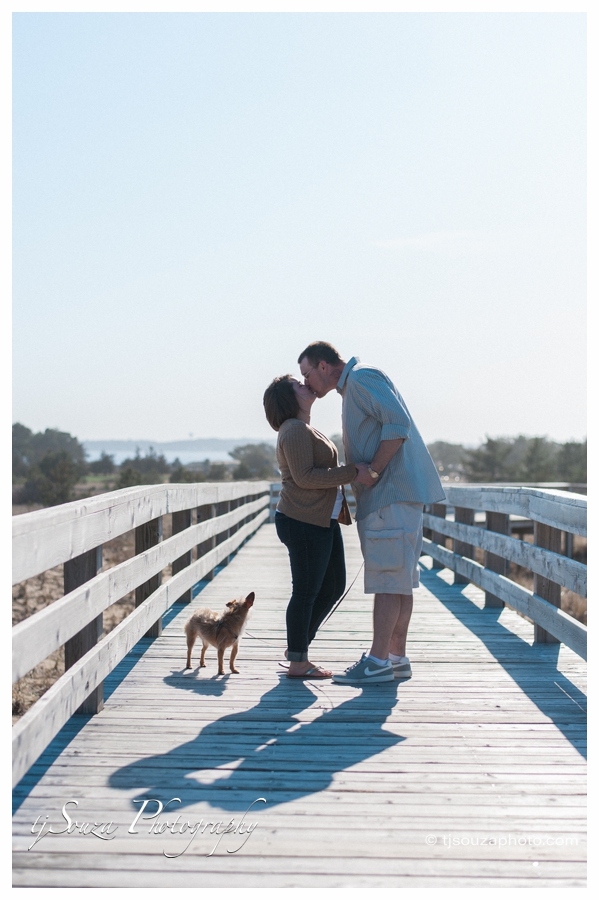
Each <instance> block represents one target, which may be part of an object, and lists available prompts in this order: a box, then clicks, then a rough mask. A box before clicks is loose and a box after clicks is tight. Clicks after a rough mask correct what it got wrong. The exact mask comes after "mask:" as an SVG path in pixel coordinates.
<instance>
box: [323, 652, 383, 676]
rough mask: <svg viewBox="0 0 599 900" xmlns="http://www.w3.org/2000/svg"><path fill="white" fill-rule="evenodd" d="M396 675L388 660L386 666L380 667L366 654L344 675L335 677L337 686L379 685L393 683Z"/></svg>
mask: <svg viewBox="0 0 599 900" xmlns="http://www.w3.org/2000/svg"><path fill="white" fill-rule="evenodd" d="M394 679H395V675H394V673H393V666H392V665H391V662H390V661H389V660H388V659H387V660H386V661H385V665H384V666H380V665H379V664H378V663H376V662H375V661H374V660H373V659H371V658H370V657H369V656H366V654H365V653H363V654H362V658H361V660H360V661H359V662H357V663H354V664H353V666H350V667H349V669H346V670H345V672H344V673H343V675H333V681H334V682H335V683H336V684H377V683H378V682H380V681H393V680H394Z"/></svg>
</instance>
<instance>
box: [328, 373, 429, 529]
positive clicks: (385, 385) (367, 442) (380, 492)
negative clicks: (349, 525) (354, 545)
mask: <svg viewBox="0 0 599 900" xmlns="http://www.w3.org/2000/svg"><path fill="white" fill-rule="evenodd" d="M337 390H338V391H339V393H340V394H341V396H342V397H343V410H342V422H343V447H344V450H345V461H346V463H350V462H353V463H357V462H363V463H368V464H370V463H371V462H372V459H373V457H374V455H375V453H376V451H377V450H378V447H379V444H380V442H381V441H390V440H395V439H396V438H405V440H404V442H403V444H402V445H401V447H400V448H399V450H398V451H397V453H396V454H395V456H393V458H392V459H391V461H390V462H389V463H388V465H387V466H386V467H385V469H384V470H383V472H382V473H381V476H380V478H379V479H378V481H377V483H376V484H375V485H374V487H371V488H370V487H364V486H363V485H361V484H352V490H353V492H354V494H355V497H356V519H357V520H359V519H363V518H365V517H366V516H367V515H369V514H370V513H372V512H375V510H377V509H382V508H383V506H388V505H389V504H390V503H401V502H408V503H438V502H440V501H442V500H445V499H446V498H445V491H444V490H443V487H442V485H441V481H440V479H439V475H438V474H437V469H436V467H435V464H434V462H433V461H432V459H431V455H430V453H429V452H428V450H427V449H426V445H425V443H424V441H423V440H422V438H421V436H420V432H419V431H418V429H417V428H416V425H415V424H414V422H413V420H412V417H411V416H410V413H409V412H408V408H407V406H406V404H405V403H404V401H403V399H402V397H401V395H400V393H399V391H398V390H397V388H396V387H395V385H394V384H393V382H392V381H391V379H390V378H388V377H387V375H385V373H384V372H382V371H381V370H380V369H376V368H375V367H374V366H367V365H363V364H362V363H361V362H360V360H359V359H358V358H357V357H356V356H354V357H352V359H350V361H349V362H348V363H347V365H346V366H345V368H344V369H343V372H342V373H341V378H340V379H339V383H338V385H337Z"/></svg>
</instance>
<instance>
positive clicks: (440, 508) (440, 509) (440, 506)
mask: <svg viewBox="0 0 599 900" xmlns="http://www.w3.org/2000/svg"><path fill="white" fill-rule="evenodd" d="M431 515H432V516H438V517H439V518H440V519H444V518H445V516H446V515H447V506H446V504H445V503H431ZM445 540H446V539H445V535H444V534H440V533H439V532H438V531H433V530H431V541H432V542H433V543H434V544H439V546H441V547H444V546H445ZM431 568H433V569H444V568H445V566H444V564H443V563H440V562H437V560H436V559H433V564H432V566H431Z"/></svg>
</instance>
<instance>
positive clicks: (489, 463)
mask: <svg viewBox="0 0 599 900" xmlns="http://www.w3.org/2000/svg"><path fill="white" fill-rule="evenodd" d="M331 440H333V442H334V443H335V444H336V445H337V447H338V449H339V456H340V461H343V447H342V442H341V436H340V435H338V434H336V435H333V436H332V438H331ZM428 449H429V451H430V453H431V456H432V458H433V460H434V462H435V465H436V466H437V469H438V471H439V474H440V476H441V478H442V479H443V480H444V481H462V482H478V483H481V482H502V481H503V482H511V483H513V484H523V483H524V484H525V483H527V482H533V483H534V482H555V481H558V482H559V481H562V482H569V483H574V484H586V480H587V442H586V440H585V441H566V442H565V443H562V444H560V443H557V442H556V441H550V440H549V439H548V438H546V437H526V436H524V435H518V436H517V437H496V438H492V437H489V436H487V437H486V439H485V441H484V443H482V444H481V445H480V446H479V447H476V448H467V447H465V446H464V445H463V444H451V443H448V442H446V441H435V442H434V443H432V444H429V447H428ZM229 456H231V462H230V463H224V462H222V463H221V462H211V461H210V460H208V459H206V460H204V461H203V462H198V463H194V464H190V465H188V466H184V465H182V463H181V461H180V460H178V459H176V460H175V461H174V462H172V463H169V462H167V460H166V459H165V457H164V454H157V453H156V452H155V451H154V450H153V448H150V449H149V451H148V452H147V453H146V454H145V455H144V456H141V454H140V452H139V449H138V450H137V452H136V454H135V456H133V457H130V458H128V459H125V460H124V461H123V462H122V463H121V464H120V465H116V463H115V461H114V457H113V456H111V455H109V454H107V453H102V455H101V456H100V458H99V459H97V460H94V461H93V462H88V461H87V460H86V453H85V448H84V447H83V445H82V444H81V443H80V441H78V440H77V438H76V437H73V436H72V435H71V434H69V433H68V432H66V431H59V430H58V429H55V428H46V430H45V431H40V432H37V433H34V432H33V431H31V429H29V428H27V427H26V426H25V425H22V424H21V423H20V422H16V423H15V424H14V425H13V485H14V486H15V487H14V489H13V496H14V498H15V502H19V503H26V504H34V503H41V504H42V505H44V506H54V505H56V504H58V503H66V502H68V501H69V500H72V499H73V497H74V494H75V486H76V485H79V484H81V483H82V482H85V481H86V480H91V479H93V478H96V479H97V478H98V477H99V476H100V477H103V478H104V487H103V488H102V489H103V490H118V489H119V488H125V487H133V486H135V485H143V484H157V483H160V482H163V481H169V482H171V483H173V484H181V483H194V482H201V481H232V480H235V481H251V480H253V479H254V480H264V481H274V480H276V479H278V478H279V477H280V474H279V471H278V467H277V461H276V454H275V448H274V447H273V446H272V445H271V444H268V443H261V444H245V445H243V446H239V447H235V449H234V450H231V451H230V453H229Z"/></svg>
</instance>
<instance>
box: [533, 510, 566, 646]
mask: <svg viewBox="0 0 599 900" xmlns="http://www.w3.org/2000/svg"><path fill="white" fill-rule="evenodd" d="M534 529H535V531H534V535H535V545H536V546H537V547H543V548H544V549H545V550H552V551H553V552H554V553H561V550H562V533H561V531H560V530H559V528H552V527H551V525H542V524H541V523H540V522H535V523H534ZM534 592H535V594H538V595H539V597H542V598H543V600H547V601H549V603H551V604H553V606H557V607H558V609H559V608H560V607H561V605H562V591H561V588H560V586H559V584H556V583H555V582H554V581H549V579H548V578H543V576H542V575H537V574H536V573H535V576H534ZM535 643H536V644H559V641H558V639H557V638H555V637H554V636H553V635H552V634H549V632H548V631H545V629H544V628H541V626H540V625H537V624H536V622H535Z"/></svg>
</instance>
